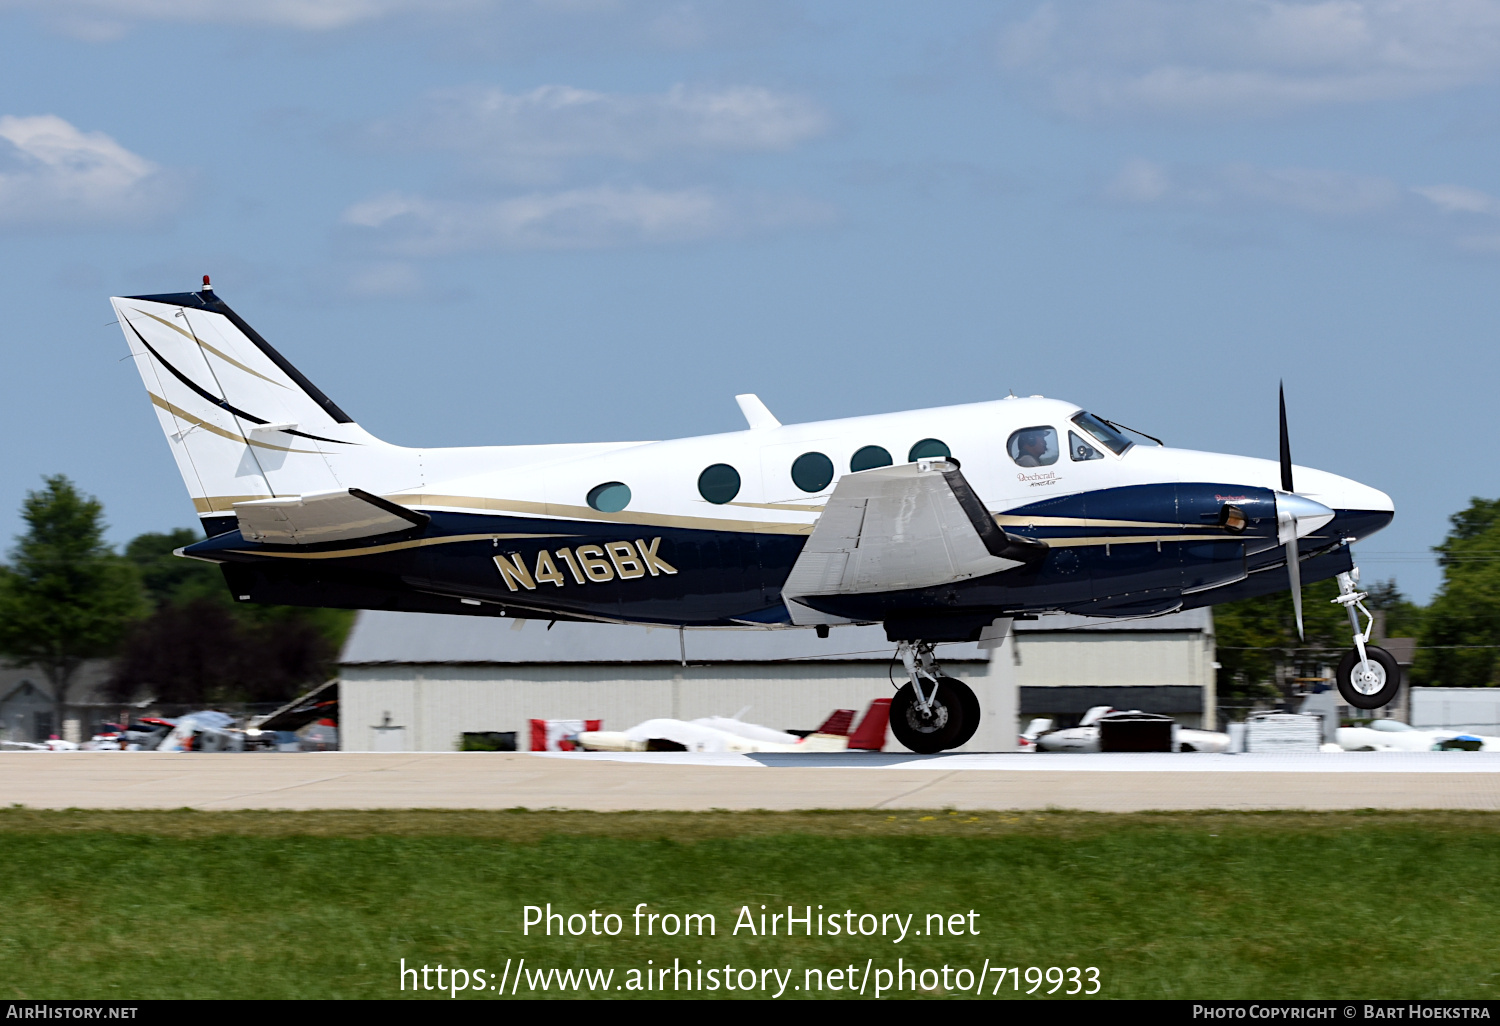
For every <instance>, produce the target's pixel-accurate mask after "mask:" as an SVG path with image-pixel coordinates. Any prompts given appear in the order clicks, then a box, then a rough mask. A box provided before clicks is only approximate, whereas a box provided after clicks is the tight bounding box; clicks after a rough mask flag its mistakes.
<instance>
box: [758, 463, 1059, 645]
mask: <svg viewBox="0 0 1500 1026" xmlns="http://www.w3.org/2000/svg"><path fill="white" fill-rule="evenodd" d="M1045 554H1046V546H1045V545H1043V544H1042V543H1041V542H1037V541H1033V540H1031V539H1029V538H1021V537H1017V536H1014V535H1009V534H1006V533H1005V531H1003V530H1001V528H1000V527H999V525H997V524H996V523H995V520H994V517H992V516H990V514H989V513H988V512H987V511H986V510H985V508H984V505H983V504H982V503H981V502H980V501H979V498H978V497H977V496H976V495H975V494H974V490H973V489H972V488H970V487H969V483H968V481H966V480H964V476H963V474H962V473H960V471H959V469H958V466H957V465H956V464H954V463H950V462H948V461H946V460H919V461H918V462H916V463H907V464H903V465H900V466H895V467H879V468H877V469H874V470H866V471H862V472H860V473H856V474H846V475H844V476H843V477H842V478H840V479H839V483H838V485H837V486H835V488H834V490H833V494H832V495H830V496H829V497H828V501H827V503H826V504H825V505H824V507H823V513H822V515H821V516H820V517H818V522H817V524H816V525H814V527H813V533H812V537H810V538H809V539H808V541H807V545H806V547H805V548H803V550H802V554H801V555H800V556H799V557H798V558H797V562H796V564H795V565H794V566H793V567H792V572H791V575H790V576H789V577H788V578H787V581H786V584H785V585H783V586H782V594H783V596H785V597H786V598H787V599H789V600H790V604H789V607H788V608H790V609H791V611H792V619H793V622H795V623H798V624H804V623H819V622H826V619H827V618H826V617H825V616H823V614H819V613H817V612H816V611H814V610H812V609H809V608H807V607H806V606H804V605H802V604H801V603H799V602H797V601H796V600H798V599H801V598H803V597H807V596H817V595H863V594H873V593H878V592H888V591H904V590H908V589H913V588H932V587H937V586H939V585H943V584H951V583H953V582H956V581H963V580H969V579H971V578H974V577H983V576H986V575H988V574H994V573H999V572H1000V571H1002V570H1010V569H1012V568H1014V567H1017V566H1020V565H1022V564H1023V563H1026V562H1029V561H1031V560H1033V559H1037V558H1039V557H1041V556H1043V555H1045Z"/></svg>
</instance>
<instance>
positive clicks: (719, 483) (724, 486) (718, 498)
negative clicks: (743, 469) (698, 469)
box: [698, 463, 740, 506]
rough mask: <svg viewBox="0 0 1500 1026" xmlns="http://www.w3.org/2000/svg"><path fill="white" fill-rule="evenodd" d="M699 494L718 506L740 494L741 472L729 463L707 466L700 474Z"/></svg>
mask: <svg viewBox="0 0 1500 1026" xmlns="http://www.w3.org/2000/svg"><path fill="white" fill-rule="evenodd" d="M698 494H699V495H701V496H703V498H705V499H707V500H708V501H709V502H711V503H713V504H714V505H716V506H722V505H724V503H726V502H729V501H731V500H733V499H734V497H735V496H736V495H738V494H740V472H739V471H738V470H735V469H734V468H733V467H731V466H730V465H729V464H727V463H715V464H714V465H713V466H711V467H705V468H704V469H703V473H701V474H699V475H698Z"/></svg>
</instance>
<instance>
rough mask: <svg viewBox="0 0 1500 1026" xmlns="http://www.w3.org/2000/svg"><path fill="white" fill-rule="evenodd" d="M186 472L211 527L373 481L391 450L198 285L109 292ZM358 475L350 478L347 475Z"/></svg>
mask: <svg viewBox="0 0 1500 1026" xmlns="http://www.w3.org/2000/svg"><path fill="white" fill-rule="evenodd" d="M111 302H112V303H113V304H114V308H115V313H116V314H117V316H118V317H119V323H120V328H121V330H122V331H124V333H125V340H126V342H127V343H128V344H129V345H130V352H131V355H132V356H133V357H134V358H135V364H136V367H137V369H138V370H139V371H140V373H141V379H142V381H144V383H145V385H146V391H147V393H148V394H149V395H150V397H151V402H152V405H154V406H155V407H156V414H157V419H158V420H159V422H160V423H161V427H162V431H163V433H164V434H165V435H166V436H167V443H168V445H169V446H170V447H171V449H172V455H173V456H174V457H175V458H176V460H177V468H178V470H179V471H181V473H182V479H183V481H184V482H185V483H186V485H187V487H188V491H189V493H191V495H192V497H193V504H194V505H195V506H196V507H197V510H198V514H199V516H200V517H202V518H204V519H205V520H206V521H209V523H208V524H206V527H208V528H209V533H210V534H213V533H217V530H216V529H227V527H228V526H229V524H227V523H226V522H224V521H221V520H220V519H219V518H223V517H229V516H232V515H233V510H232V505H233V503H235V502H244V501H247V500H252V499H269V498H275V497H280V496H293V495H302V494H307V493H313V492H327V491H332V490H336V489H343V488H347V487H350V486H352V485H364V484H368V483H369V482H370V475H369V474H368V473H362V472H361V471H365V470H368V469H369V467H368V464H369V463H370V459H371V457H373V456H375V455H376V454H377V453H378V452H382V451H384V452H389V451H390V448H391V447H388V446H385V445H384V444H383V443H381V442H380V441H379V440H378V439H375V438H373V437H371V436H370V435H369V434H368V433H366V432H365V431H364V430H362V429H361V428H360V427H359V425H357V424H355V423H354V421H353V420H352V419H351V418H350V417H349V415H348V414H346V413H345V412H344V411H343V410H342V409H340V408H339V407H338V405H337V404H335V403H334V402H333V401H332V400H331V399H329V398H328V397H327V396H326V395H324V394H323V392H322V391H321V390H319V389H318V388H317V387H316V386H315V385H313V383H312V382H311V381H309V380H308V379H307V378H306V376H304V375H303V374H302V373H301V372H300V371H298V370H297V368H296V367H294V366H292V364H291V363H290V362H289V361H288V360H287V359H286V358H285V357H283V356H282V355H281V354H280V353H278V352H277V351H276V350H275V349H273V348H272V347H271V345H270V344H269V343H268V342H266V340H265V339H263V338H261V336H260V335H259V334H258V333H256V331H255V329H253V328H251V327H250V325H248V324H246V323H245V322H244V320H242V319H241V318H240V317H239V315H238V314H236V313H235V312H234V311H233V310H231V309H230V308H229V306H228V305H227V304H226V303H224V302H223V301H222V300H220V299H219V298H218V297H217V296H216V295H214V293H213V290H212V289H211V288H210V287H209V286H208V284H207V281H206V280H205V283H204V288H203V290H202V291H201V292H182V293H172V294H166V295H155V296H130V297H116V298H114V299H112V300H111ZM346 477H349V478H352V479H351V480H348V481H346V480H344V478H346Z"/></svg>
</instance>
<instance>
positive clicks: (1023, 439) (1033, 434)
mask: <svg viewBox="0 0 1500 1026" xmlns="http://www.w3.org/2000/svg"><path fill="white" fill-rule="evenodd" d="M1046 455H1047V429H1046V428H1032V429H1031V430H1030V431H1022V432H1021V434H1020V437H1019V438H1017V439H1016V464H1017V465H1018V466H1022V467H1040V466H1042V460H1043V458H1045V457H1046Z"/></svg>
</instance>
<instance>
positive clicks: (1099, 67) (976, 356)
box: [0, 0, 1500, 601]
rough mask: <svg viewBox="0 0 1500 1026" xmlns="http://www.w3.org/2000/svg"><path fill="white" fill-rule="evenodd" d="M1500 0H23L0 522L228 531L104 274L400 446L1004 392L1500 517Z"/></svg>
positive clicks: (1397, 533) (1393, 554) (9, 65)
mask: <svg viewBox="0 0 1500 1026" xmlns="http://www.w3.org/2000/svg"><path fill="white" fill-rule="evenodd" d="M1497 140H1500V2H1492V0H1219V2H1216V3H1213V4H1205V3H1201V2H1197V0H1069V2H1066V3H1037V2H1035V0H1026V2H997V0H982V2H966V0H945V2H944V3H942V4H917V3H888V2H875V0H869V2H865V3H860V4H852V3H847V2H844V3H818V2H796V0H758V2H747V0H726V2H717V0H640V2H626V0H422V2H417V0H254V2H252V0H0V303H3V311H4V315H3V316H0V351H3V353H4V354H5V357H6V361H7V373H5V374H3V375H0V390H3V392H0V418H3V423H4V428H5V434H6V437H7V438H9V439H10V441H9V444H7V445H6V446H4V448H3V450H0V537H6V536H10V535H13V534H15V533H16V532H17V531H18V530H19V529H20V522H19V519H18V517H17V515H16V512H15V511H16V510H17V509H18V508H19V505H20V503H21V501H22V499H23V497H24V495H25V493H26V491H27V490H28V489H33V488H37V487H39V486H40V485H41V480H42V477H43V475H48V474H56V473H63V474H67V475H68V476H69V477H71V478H72V479H73V480H74V481H75V482H76V483H77V484H78V485H79V486H80V487H81V488H82V489H84V490H85V491H87V492H89V493H91V494H94V495H97V496H98V497H99V498H100V499H101V500H102V501H103V503H104V504H105V509H106V514H107V518H108V520H109V523H110V538H111V540H112V541H114V542H115V543H122V542H124V541H125V540H127V539H128V538H130V537H132V536H134V535H135V534H138V533H140V532H143V531H149V530H164V529H167V528H171V527H175V526H188V525H192V524H193V523H194V517H193V515H192V509H191V505H190V503H189V502H188V500H187V496H186V493H185V491H184V489H183V487H182V485H181V483H180V480H179V478H178V476H177V473H176V470H175V468H174V466H173V464H172V461H171V458H170V456H169V454H168V451H167V447H166V444H165V442H164V440H163V439H162V438H161V435H160V432H159V428H158V427H157V423H156V418H155V415H154V413H153V412H152V409H151V407H150V405H149V403H148V401H147V399H146V396H145V395H144V392H143V389H142V388H141V384H140V381H139V378H138V377H137V375H136V373H135V370H134V368H133V367H132V366H131V364H130V363H129V362H128V361H126V360H125V359H124V357H125V356H126V348H125V344H124V340H123V338H122V337H121V335H120V331H119V328H118V327H116V326H113V325H112V323H111V322H112V320H113V315H112V313H111V311H110V308H109V305H108V297H109V296H110V295H134V294H143V293H154V292H173V291H186V290H190V289H192V288H193V287H195V285H196V284H197V283H198V282H199V281H200V280H201V276H202V275H203V274H205V273H207V274H211V275H212V276H213V280H214V284H215V287H216V289H217V291H218V293H219V295H220V296H221V298H223V299H224V300H225V301H227V302H228V303H229V304H230V305H231V306H233V307H234V308H235V309H236V311H238V312H239V313H240V314H241V315H242V316H243V317H245V319H246V320H248V321H249V322H250V323H251V324H253V325H254V326H255V327H256V328H257V329H258V330H259V331H260V333H261V334H262V335H264V336H265V337H266V338H267V339H269V340H270V341H271V342H272V344H273V345H275V346H277V348H278V349H280V350H281V351H282V352H283V354H285V355H286V356H287V357H288V358H289V359H291V360H292V361H293V362H294V363H295V364H296V365H297V366H298V367H299V368H300V369H301V370H303V371H304V372H305V373H306V374H307V375H308V377H310V378H311V379H312V380H313V381H315V382H316V383H317V384H318V386H319V387H320V388H322V390H323V391H324V392H326V393H328V395H329V396H330V397H332V398H333V399H334V401H335V402H337V403H338V404H339V405H340V406H341V407H342V408H343V409H345V410H346V411H348V412H349V413H350V414H351V415H352V416H353V417H354V418H355V419H356V420H358V421H359V422H360V424H361V425H363V426H364V427H365V428H366V429H368V430H370V431H372V432H373V433H374V434H376V435H378V436H380V437H382V438H385V439H387V440H388V441H391V442H396V443H400V444H406V445H470V444H507V443H517V444H519V443H531V442H550V441H586V440H613V439H654V438H670V437H678V436H684V435H695V434H702V433H707V432H715V431H729V430H737V429H739V428H740V427H742V426H743V421H742V420H741V418H740V414H739V411H738V408H737V407H736V405H735V403H734V400H733V396H734V395H735V394H736V393H740V392H755V393H758V394H759V395H760V396H761V398H762V399H763V400H764V401H765V402H766V404H767V405H768V406H769V407H770V409H771V410H772V411H773V412H774V413H775V414H776V415H777V416H778V417H779V418H780V419H781V420H782V421H783V422H787V423H791V422H797V421H807V420H819V419H824V418H830V417H839V416H846V415H856V414H865V413H878V412H884V411H891V410H900V409H911V408H919V407H927V406H940V405H946V404H950V403H961V402H973V401H981V400H987V399H994V398H998V397H1000V396H1003V395H1006V394H1007V393H1009V392H1011V391H1014V392H1015V393H1017V394H1020V395H1029V394H1044V395H1048V396H1054V397H1057V398H1063V399H1068V400H1071V401H1074V402H1077V403H1079V404H1081V405H1082V406H1084V407H1085V408H1087V409H1090V410H1092V411H1094V412H1097V413H1099V414H1101V415H1103V416H1106V417H1109V418H1111V419H1113V420H1116V421H1119V422H1122V423H1125V424H1129V425H1131V426H1133V427H1139V428H1141V429H1142V430H1145V431H1149V432H1150V433H1152V434H1154V435H1157V436H1160V437H1161V438H1163V439H1165V440H1166V441H1167V443H1168V444H1171V445H1174V446H1182V447H1186V448H1194V449H1206V450H1211V451H1218V452H1230V453H1241V454H1245V455H1253V456H1264V457H1268V458H1275V456H1276V446H1277V422H1276V389H1277V384H1278V382H1280V381H1283V380H1284V381H1285V383H1286V392H1287V403H1288V410H1289V419H1290V424H1291V433H1292V434H1291V437H1292V449H1293V455H1294V458H1295V459H1296V461H1297V462H1298V463H1300V464H1304V465H1307V466H1314V467H1319V468H1321V469H1325V470H1329V471H1332V472H1335V473H1338V474H1343V475H1346V476H1349V477H1353V478H1355V479H1358V480H1360V481H1364V482H1366V483H1368V484H1371V485H1374V486H1376V487H1378V488H1381V489H1383V490H1384V491H1386V492H1388V493H1389V494H1390V495H1391V496H1392V498H1393V499H1394V501H1395V504H1396V511H1397V513H1396V519H1395V522H1394V523H1393V524H1392V526H1391V527H1389V528H1388V529H1386V530H1385V531H1384V532H1382V533H1381V534H1378V535H1376V536H1374V537H1373V538H1371V539H1369V540H1368V541H1366V542H1365V543H1363V544H1362V545H1361V546H1360V547H1359V549H1358V550H1357V555H1358V561H1359V562H1360V564H1361V565H1362V567H1363V568H1364V571H1365V575H1366V579H1367V580H1371V579H1385V578H1389V577H1395V578H1396V579H1397V581H1398V583H1399V585H1400V586H1401V588H1402V589H1403V590H1404V591H1405V592H1406V593H1407V594H1409V595H1410V596H1412V597H1414V598H1416V599H1418V600H1419V601H1425V600H1426V599H1427V598H1428V597H1429V596H1430V595H1431V593H1432V592H1433V590H1434V589H1435V588H1436V587H1437V586H1438V585H1439V584H1440V582H1441V578H1440V574H1439V571H1438V569H1437V568H1436V565H1435V563H1434V561H1433V560H1432V558H1431V554H1430V547H1431V546H1432V545H1434V544H1436V543H1437V542H1439V541H1441V540H1442V537H1443V535H1444V533H1445V531H1446V529H1447V526H1448V524H1447V518H1448V516H1449V515H1451V514H1452V513H1453V512H1455V511H1456V510H1458V509H1460V508H1462V507H1463V506H1465V505H1466V504H1467V502H1468V500H1469V498H1470V497H1471V496H1484V497H1495V496H1497V495H1500V469H1497V456H1496V454H1495V452H1494V451H1493V450H1492V449H1491V448H1490V445H1491V443H1490V441H1489V440H1488V439H1489V438H1490V434H1491V431H1490V424H1491V421H1492V420H1493V410H1494V407H1495V402H1494V398H1493V394H1494V392H1495V389H1496V383H1497V382H1500V374H1497V370H1500V347H1497V346H1496V344H1495V341H1496V336H1497V327H1500V323H1497V322H1500V309H1497V303H1496V296H1497V292H1496V289H1495V282H1496V278H1497V273H1500V163H1497V159H1496V158H1497V156H1500V146H1497Z"/></svg>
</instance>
